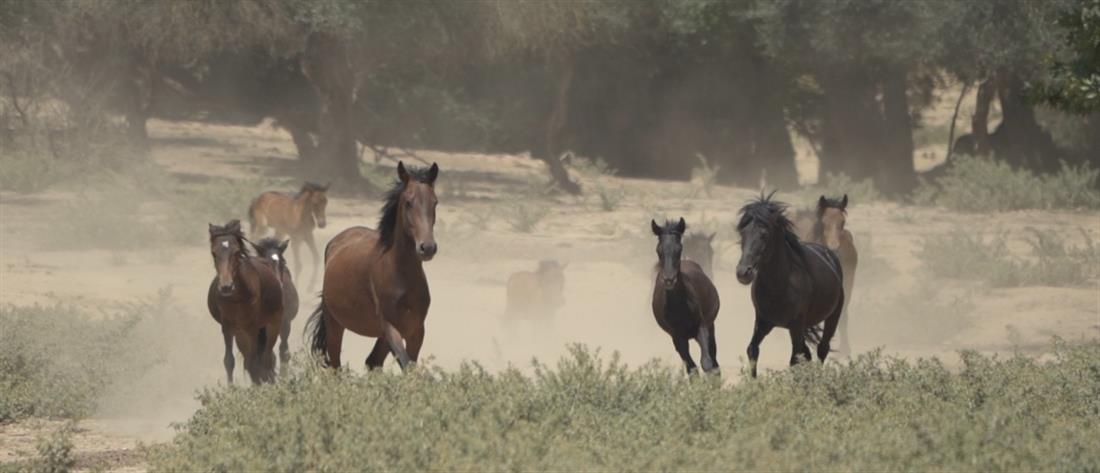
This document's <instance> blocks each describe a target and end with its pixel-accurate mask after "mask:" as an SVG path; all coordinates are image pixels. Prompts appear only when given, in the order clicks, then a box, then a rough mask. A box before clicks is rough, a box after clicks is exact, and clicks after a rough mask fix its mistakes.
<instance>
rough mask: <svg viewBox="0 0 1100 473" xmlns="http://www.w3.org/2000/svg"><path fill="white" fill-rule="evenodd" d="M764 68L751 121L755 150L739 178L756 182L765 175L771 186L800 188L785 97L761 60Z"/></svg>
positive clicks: (755, 95) (789, 188)
mask: <svg viewBox="0 0 1100 473" xmlns="http://www.w3.org/2000/svg"><path fill="white" fill-rule="evenodd" d="M761 67H763V68H765V69H763V71H764V72H762V73H761V74H758V75H756V76H755V77H757V78H759V79H760V83H758V84H756V87H755V93H754V97H753V100H752V101H751V102H752V104H753V108H752V110H754V111H755V116H756V119H755V120H754V121H753V125H752V130H751V133H752V144H753V146H752V151H751V153H750V155H749V157H748V159H747V161H748V162H746V163H745V166H744V169H745V170H746V171H749V172H748V173H747V175H745V176H744V178H743V179H740V181H745V180H748V181H749V182H740V183H741V184H749V185H753V186H755V185H756V184H757V183H758V182H759V181H758V179H761V178H763V180H764V182H766V184H767V186H768V187H769V188H771V189H779V190H782V191H790V190H795V189H797V188H798V171H797V170H796V169H795V166H794V158H795V153H794V144H792V143H791V134H790V131H788V130H787V120H786V119H785V118H784V116H783V99H782V97H781V96H780V95H779V94H778V93H776V92H775V82H774V81H775V80H776V79H775V77H774V74H773V73H772V71H770V70H768V69H767V68H768V66H767V65H766V64H763V63H762V62H761Z"/></svg>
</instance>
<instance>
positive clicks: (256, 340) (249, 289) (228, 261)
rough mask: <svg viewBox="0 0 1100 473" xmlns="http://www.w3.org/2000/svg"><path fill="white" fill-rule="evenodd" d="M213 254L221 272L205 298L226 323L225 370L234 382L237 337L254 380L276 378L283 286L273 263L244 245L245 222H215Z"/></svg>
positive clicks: (212, 228)
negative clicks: (252, 252)
mask: <svg viewBox="0 0 1100 473" xmlns="http://www.w3.org/2000/svg"><path fill="white" fill-rule="evenodd" d="M209 230H210V254H211V256H213V258H214V270H215V271H216V272H217V275H216V276H214V280H213V281H211V282H210V289H209V291H208V292H207V296H206V304H207V308H209V309H210V315H211V316H213V317H214V320H215V321H217V322H218V323H219V324H221V327H222V336H223V337H224V339H225V360H224V361H225V376H226V379H227V380H228V381H229V383H230V384H232V383H233V365H234V362H235V360H234V359H233V340H234V339H235V340H236V341H237V349H239V350H240V351H241V354H242V355H244V369H245V371H246V372H248V375H249V377H251V378H252V382H253V383H261V382H266V381H271V380H273V379H274V378H275V353H274V348H275V340H276V337H277V334H278V333H279V327H280V326H281V325H282V321H283V292H282V289H281V286H282V285H281V284H280V282H279V275H278V273H277V272H276V270H275V269H274V267H273V266H272V265H270V264H267V263H264V262H263V261H262V260H261V259H260V258H257V257H254V256H251V255H249V254H248V251H247V250H246V249H245V246H244V241H245V240H244V235H243V234H242V233H241V223H240V222H239V221H237V220H230V221H229V223H227V224H225V225H224V226H219V225H214V224H210V229H209Z"/></svg>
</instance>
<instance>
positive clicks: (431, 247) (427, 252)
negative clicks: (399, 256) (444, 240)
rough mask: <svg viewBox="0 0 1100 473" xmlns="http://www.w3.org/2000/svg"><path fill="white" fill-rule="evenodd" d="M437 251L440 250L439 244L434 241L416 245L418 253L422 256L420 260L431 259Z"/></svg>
mask: <svg viewBox="0 0 1100 473" xmlns="http://www.w3.org/2000/svg"><path fill="white" fill-rule="evenodd" d="M436 251H439V246H438V245H436V244H435V242H434V241H433V242H427V243H421V244H419V245H416V254H417V255H418V256H420V261H431V260H432V258H434V257H435V253H436Z"/></svg>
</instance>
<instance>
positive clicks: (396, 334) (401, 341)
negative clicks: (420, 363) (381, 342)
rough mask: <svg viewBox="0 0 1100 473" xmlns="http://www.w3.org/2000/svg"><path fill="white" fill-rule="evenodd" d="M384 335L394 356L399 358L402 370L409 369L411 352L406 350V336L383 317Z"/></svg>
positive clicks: (398, 361) (398, 362)
mask: <svg viewBox="0 0 1100 473" xmlns="http://www.w3.org/2000/svg"><path fill="white" fill-rule="evenodd" d="M382 335H383V337H385V338H386V342H387V343H389V345H390V351H392V352H393V357H394V358H397V364H399V365H401V371H408V370H409V363H411V361H410V360H409V353H408V352H407V351H405V337H403V336H401V332H400V331H399V330H397V327H394V326H393V324H391V323H390V321H388V320H386V319H384V318H383V319H382Z"/></svg>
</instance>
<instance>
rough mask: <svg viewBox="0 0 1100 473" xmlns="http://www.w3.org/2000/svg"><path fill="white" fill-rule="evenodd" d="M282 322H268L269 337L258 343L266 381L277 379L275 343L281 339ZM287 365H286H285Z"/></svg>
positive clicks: (261, 366) (261, 365)
mask: <svg viewBox="0 0 1100 473" xmlns="http://www.w3.org/2000/svg"><path fill="white" fill-rule="evenodd" d="M281 325H282V324H281V323H277V322H274V321H272V322H269V323H268V324H267V327H266V330H267V337H266V339H265V340H264V343H263V345H259V344H257V346H256V348H258V349H259V350H260V353H259V355H260V368H261V369H262V371H261V373H263V379H264V381H265V382H272V381H275V343H276V342H278V341H279V333H280V329H281ZM284 366H285V365H284Z"/></svg>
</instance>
